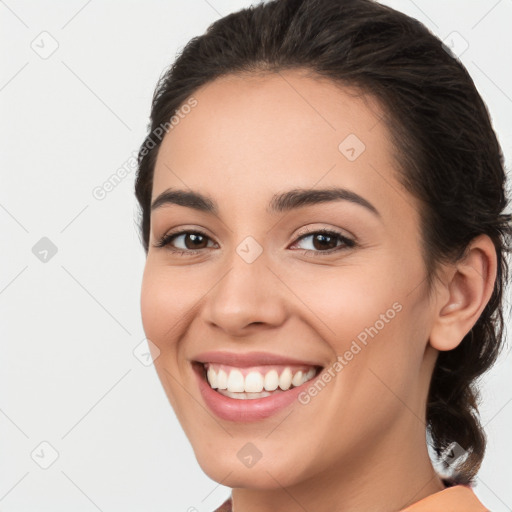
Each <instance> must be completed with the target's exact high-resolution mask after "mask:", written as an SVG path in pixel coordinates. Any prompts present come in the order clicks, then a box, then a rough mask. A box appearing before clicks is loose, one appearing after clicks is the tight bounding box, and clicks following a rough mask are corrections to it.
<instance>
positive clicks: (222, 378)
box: [217, 370, 228, 389]
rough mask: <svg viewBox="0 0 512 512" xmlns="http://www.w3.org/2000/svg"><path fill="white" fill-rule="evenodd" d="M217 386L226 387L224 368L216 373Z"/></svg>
mask: <svg viewBox="0 0 512 512" xmlns="http://www.w3.org/2000/svg"><path fill="white" fill-rule="evenodd" d="M217 387H218V388H219V389H228V374H227V373H226V372H225V371H224V370H220V371H219V373H217Z"/></svg>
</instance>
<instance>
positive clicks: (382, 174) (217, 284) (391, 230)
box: [141, 71, 437, 489]
mask: <svg viewBox="0 0 512 512" xmlns="http://www.w3.org/2000/svg"><path fill="white" fill-rule="evenodd" d="M194 97H195V98H196V100H197V105H196V106H195V107H194V108H193V109H191V111H190V113H188V114H187V115H186V116H184V118H183V119H181V120H180V122H179V124H177V125H176V126H175V127H174V128H173V129H172V130H171V131H170V132H169V133H168V134H167V135H166V136H165V138H164V140H163V142H162V145H161V148H160V150H159V154H158V159H157V162H156V166H155V173H154V183H153V191H152V200H153V201H155V200H156V199H157V198H160V199H159V201H158V203H159V205H157V206H156V207H155V208H154V209H153V211H152V213H151V233H150V243H149V251H148V254H147V262H146V267H145V271H144V276H143V283H142V297H141V311H142V320H143V325H144V330H145V333H146V336H147V338H148V339H149V340H151V342H152V343H153V344H155V345H156V346H157V347H158V349H159V351H160V353H159V356H158V357H157V358H156V359H155V366H156V369H157V372H158V375H159V377H160V379H161V382H162V384H163V386H164V389H165V391H166V393H167V396H168V397H169V400H170V402H171V404H172V406H173V407H174V409H175V412H176V415H177V417H178V419H179V421H180V422H181V424H182V426H183V429H184V431H185V432H186V434H187V436H188V438H189V439H190V442H191V444H192V446H193V449H194V451H195V454H196V457H197V459H198V461H199V463H200V465H201V467H202V468H203V470H204V471H205V472H206V473H207V474H208V475H209V476H210V477H211V478H213V479H215V480H217V481H222V483H223V485H227V486H230V487H253V488H267V489H274V488H278V487H280V486H293V485H295V484H299V483H300V482H303V481H306V480H308V479H314V478H315V477H316V476H319V475H322V473H324V474H326V473H325V472H332V471H336V472H338V473H339V474H341V473H343V471H344V468H348V467H350V471H353V470H354V469H355V468H359V469H360V470H361V471H366V472H367V474H368V472H370V471H371V470H370V468H373V470H375V471H382V469H383V467H382V464H380V463H377V462H376V461H377V460H388V459H389V458H390V457H393V458H394V460H395V461H398V462H397V465H399V464H400V461H402V462H403V461H404V460H405V458H407V457H413V456H414V450H413V449H412V447H415V446H416V447H417V446H421V447H422V448H418V449H419V450H423V449H424V443H425V425H424V409H425V399H426V395H427V391H428V384H429V380H430V375H431V372H432V369H433V366H434V363H435V356H436V354H437V352H436V351H434V350H433V349H432V348H431V347H430V346H429V345H428V338H429V328H430V319H431V314H432V305H431V304H430V302H429V299H428V295H427V289H426V281H425V277H426V275H425V268H424V263H423V260H422V257H421V250H420V242H421V233H420V228H419V212H418V210H419V207H418V204H417V202H416V200H415V199H414V198H413V197H412V196H411V195H410V194H409V193H408V192H406V191H405V189H403V187H402V186H401V185H400V184H399V183H398V181H397V180H396V177H395V172H396V164H395V162H394V160H393V148H392V146H391V143H390V140H389V133H388V131H387V128H386V126H385V124H384V122H383V121H380V118H379V115H380V114H379V109H378V105H377V104H376V103H375V102H372V101H371V100H370V99H369V98H366V100H363V98H362V97H356V95H355V94H354V91H349V90H347V89H342V88H340V87H337V86H335V85H334V84H332V83H330V82H327V81H325V80H319V79H315V78H312V77H307V76H306V75H305V74H304V73H301V72H300V71H287V72H282V73H281V74H269V75H266V76H259V77H248V76H245V77H237V76H229V77H223V78H221V79H218V80H215V81H214V82H211V83H209V84H207V85H206V86H205V87H203V88H201V89H200V90H199V91H197V92H196V93H195V94H194ZM292 190H294V191H295V193H294V194H288V195H287V193H288V192H290V191H292ZM179 191H181V192H185V193H189V195H188V196H187V194H183V193H181V194H180V193H179ZM307 191H310V192H311V191H314V192H316V193H315V194H311V193H309V194H308V193H306V192H307ZM319 191H327V192H323V193H320V192H319ZM328 191H330V192H328ZM333 191H334V192H333ZM165 192H167V195H162V194H164V193H165ZM170 192H172V194H171V193H170ZM298 192H301V193H302V196H300V194H299V193H298ZM191 193H194V194H196V195H195V196H192V195H190V194H191ZM197 195H200V196H202V197H198V196H197ZM299 199H300V200H299ZM321 230H324V233H319V231H321ZM183 232H186V233H185V234H183ZM198 232H199V233H201V234H197V233H198ZM177 233H181V234H177ZM165 235H176V236H174V237H172V238H171V237H169V236H168V237H167V241H168V244H167V245H165V246H163V247H158V246H157V244H158V243H159V242H160V240H161V239H162V237H164V236H165ZM173 249H174V251H173ZM211 352H223V353H229V354H231V356H233V357H232V359H230V360H221V359H219V361H216V360H214V359H215V357H216V356H214V355H212V354H211ZM207 353H208V354H207ZM261 353H266V354H267V355H268V354H270V356H277V357H281V358H292V359H293V361H287V362H286V364H284V363H283V364H280V363H279V362H278V361H277V362H276V361H273V362H274V363H276V364H273V365H268V363H269V362H270V361H269V360H268V359H263V356H261ZM247 354H256V355H255V358H254V359H252V360H242V359H236V357H235V356H237V355H247ZM258 354H260V355H258ZM270 356H268V357H270ZM197 361H201V362H202V363H211V364H210V366H211V367H212V368H213V370H211V374H210V378H212V379H214V378H217V379H218V378H219V377H218V374H219V373H220V370H221V369H224V370H225V371H226V376H228V375H229V371H230V370H232V369H233V368H238V369H239V370H240V373H241V374H242V376H247V374H248V373H250V369H249V367H257V368H256V369H255V370H256V371H255V372H253V376H252V377H251V379H252V384H251V386H252V385H254V386H256V387H255V388H254V389H256V388H258V386H259V385H260V384H261V382H260V380H263V382H265V380H264V378H265V376H266V374H267V373H268V372H269V371H271V370H273V369H274V370H276V372H277V373H278V376H279V375H280V374H281V373H282V372H283V371H284V370H285V368H286V366H288V367H290V371H291V373H292V375H295V374H296V373H297V371H299V369H300V368H299V366H295V365H294V363H296V364H297V365H298V364H299V363H300V364H303V365H304V367H303V368H302V378H301V376H299V377H298V378H295V380H294V384H296V385H297V387H296V388H294V389H291V390H290V391H284V392H281V393H279V391H277V393H276V392H274V393H271V394H270V396H268V397H266V398H252V397H253V396H255V395H251V397H250V398H248V399H247V400H239V399H236V398H229V397H226V396H222V395H221V394H220V393H219V392H218V391H213V390H212V389H211V388H210V387H209V386H208V385H207V384H206V380H205V377H204V373H205V371H204V370H203V365H200V364H198V363H196V362H197ZM220 362H223V363H224V366H221V365H220ZM213 363H217V364H213ZM207 367H208V365H207ZM318 367H320V369H321V372H320V373H319V374H318V373H317V374H315V377H313V378H312V379H311V380H309V382H306V383H305V384H302V385H299V384H301V383H302V382H303V381H304V379H305V377H304V375H307V372H308V371H309V368H318ZM213 372H215V376H213ZM313 373H314V372H313ZM258 375H261V379H260V377H259V376H258ZM327 375H328V376H329V377H328V376H327ZM311 376H312V373H311V374H310V375H309V377H311ZM222 378H224V377H222ZM230 378H231V377H230ZM237 378H238V379H239V378H240V375H239V374H238V373H236V374H235V376H234V377H233V378H232V382H231V383H230V384H231V385H232V386H235V387H236V385H235V384H236V382H235V381H237ZM306 378H307V377H306ZM284 380H286V378H285V379H284ZM270 381H272V378H269V382H270ZM273 382H274V384H275V379H274V381H273ZM245 384H247V379H246V381H245ZM242 385H243V380H242ZM288 385H289V383H288ZM284 387H285V388H286V383H285V386H284ZM299 388H300V390H299ZM233 389H234V388H233ZM251 389H252V388H251ZM260 389H261V386H260ZM297 390H299V391H300V394H299V393H298V392H297ZM315 390H316V391H315ZM235 392H237V391H235ZM292 393H294V394H293V399H291V400H288V399H286V398H285V399H283V397H287V396H292ZM213 394H214V395H213ZM225 394H227V393H224V395H225ZM288 394H289V395H288ZM212 396H213V398H212ZM278 396H279V399H276V397H278ZM219 400H220V401H219ZM252 400H256V401H254V402H252ZM279 400H281V401H283V403H282V404H281V405H278V406H275V407H274V406H267V405H265V401H267V402H268V403H270V402H271V401H273V402H274V403H278V401H279ZM251 402H252V403H251ZM256 403H259V404H260V405H258V406H257V405H256ZM261 404H263V405H261ZM244 411H245V412H244ZM248 443H250V444H248ZM407 448H409V450H408V449H407ZM251 461H252V462H251ZM254 461H256V462H254ZM278 482H279V483H278Z"/></svg>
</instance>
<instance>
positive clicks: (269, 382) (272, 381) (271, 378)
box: [264, 370, 279, 391]
mask: <svg viewBox="0 0 512 512" xmlns="http://www.w3.org/2000/svg"><path fill="white" fill-rule="evenodd" d="M264 387H265V389H266V390H267V391H274V390H275V389H277V388H278V387H279V375H278V374H277V371H276V370H270V371H269V372H267V374H266V375H265V384H264Z"/></svg>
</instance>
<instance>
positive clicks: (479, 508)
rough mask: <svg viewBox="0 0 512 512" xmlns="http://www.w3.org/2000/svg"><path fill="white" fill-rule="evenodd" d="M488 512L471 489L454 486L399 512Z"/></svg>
mask: <svg viewBox="0 0 512 512" xmlns="http://www.w3.org/2000/svg"><path fill="white" fill-rule="evenodd" d="M438 511H439V512H490V511H489V509H488V508H486V507H484V506H483V505H482V503H481V502H480V501H479V500H478V498H477V497H476V495H475V493H474V492H473V489H471V487H468V486H466V485H455V486H454V487H448V488H446V489H443V490H442V491H439V492H436V493H434V494H431V495H430V496H427V497H426V498H423V499H422V500H420V501H417V502H416V503H414V504H412V505H411V506H410V507H407V508H404V509H402V510H401V511H400V512H438Z"/></svg>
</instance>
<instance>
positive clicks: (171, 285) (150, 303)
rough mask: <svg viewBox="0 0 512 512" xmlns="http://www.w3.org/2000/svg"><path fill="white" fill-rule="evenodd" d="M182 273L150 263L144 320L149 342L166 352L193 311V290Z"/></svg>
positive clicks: (144, 283)
mask: <svg viewBox="0 0 512 512" xmlns="http://www.w3.org/2000/svg"><path fill="white" fill-rule="evenodd" d="M182 281H183V279H182V278H181V277H180V275H179V273H176V272H174V273H173V272H171V271H170V270H169V269H166V268H164V267H161V266H159V265H157V264H156V263H154V262H152V261H150V260H148V262H147V263H146V267H145V268H144V274H143V277H142V285H141V303H140V307H141V318H142V324H143V327H144V332H145V333H146V336H147V338H149V339H150V340H151V341H153V343H155V344H156V345H157V346H158V347H159V348H160V350H164V349H165V348H166V347H167V346H168V343H166V341H167V342H169V341H172V340H174V339H175V335H176V333H175V330H176V329H179V324H180V319H181V318H183V316H184V315H185V310H186V309H187V308H190V306H189V303H190V302H191V300H192V298H191V297H190V294H191V291H190V287H187V286H185V285H184V284H183V282H182Z"/></svg>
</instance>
